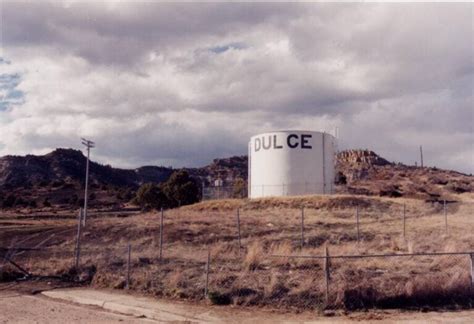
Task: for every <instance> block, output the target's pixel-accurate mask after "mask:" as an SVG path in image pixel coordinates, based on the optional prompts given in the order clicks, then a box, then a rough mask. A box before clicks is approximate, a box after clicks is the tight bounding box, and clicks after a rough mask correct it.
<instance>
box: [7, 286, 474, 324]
mask: <svg viewBox="0 0 474 324" xmlns="http://www.w3.org/2000/svg"><path fill="white" fill-rule="evenodd" d="M0 289H1V290H0V314H1V316H0V323H1V324H3V323H51V324H56V323H57V324H60V323H61V324H62V323H170V322H173V323H190V322H195V321H194V320H193V319H196V322H203V321H202V319H204V322H207V321H206V319H208V320H209V322H214V323H223V322H226V323H229V324H230V323H260V324H265V323H311V322H315V323H316V322H317V323H334V322H336V323H354V322H360V321H363V322H365V323H380V322H381V321H383V322H384V323H400V322H410V323H472V319H473V318H474V310H469V311H458V312H427V313H422V312H400V311H370V312H363V313H351V314H349V315H336V316H331V317H324V316H318V315H316V314H314V313H302V314H293V313H278V312H271V311H267V310H262V309H258V308H233V307H228V306H227V307H216V306H202V305H190V304H185V303H175V302H170V301H161V300H156V299H150V298H143V297H136V296H131V295H127V294H117V293H114V292H110V291H106V292H104V291H97V294H95V293H94V292H95V291H94V290H84V289H83V290H78V295H81V296H82V297H84V296H86V295H87V296H89V297H91V296H97V298H104V296H105V297H106V298H109V299H110V298H112V299H113V300H115V301H117V302H118V301H122V302H124V303H126V304H129V305H132V304H133V303H135V304H136V303H138V304H140V305H141V307H143V312H144V314H146V313H147V311H146V310H147V308H146V307H147V306H146V304H147V303H149V305H151V304H150V303H153V306H152V307H153V308H154V309H155V310H156V309H160V311H162V312H163V314H164V316H163V317H162V318H158V319H154V320H152V319H149V318H144V317H143V316H138V317H137V316H129V315H123V314H119V313H115V312H110V311H106V310H104V309H103V308H101V307H99V306H90V305H82V304H81V305H80V304H75V303H72V302H70V301H66V300H61V299H57V298H49V297H46V296H44V295H42V294H34V295H32V294H30V293H26V292H22V291H18V290H9V289H8V286H3V287H0ZM81 291H82V293H81ZM170 314H172V315H173V316H178V317H179V316H181V317H182V318H183V320H177V319H176V317H175V318H174V319H171V318H170ZM184 318H188V320H184ZM199 319H201V320H199Z"/></svg>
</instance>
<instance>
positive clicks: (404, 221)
mask: <svg viewBox="0 0 474 324" xmlns="http://www.w3.org/2000/svg"><path fill="white" fill-rule="evenodd" d="M406 207H407V206H406V205H405V204H403V238H405V237H406V211H407V208H406Z"/></svg>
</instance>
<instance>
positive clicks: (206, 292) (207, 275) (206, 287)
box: [204, 247, 211, 298]
mask: <svg viewBox="0 0 474 324" xmlns="http://www.w3.org/2000/svg"><path fill="white" fill-rule="evenodd" d="M210 263H211V248H210V247H208V248H207V262H206V286H205V287H204V298H207V296H208V293H209V268H210Z"/></svg>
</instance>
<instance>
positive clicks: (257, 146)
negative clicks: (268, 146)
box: [255, 137, 262, 152]
mask: <svg viewBox="0 0 474 324" xmlns="http://www.w3.org/2000/svg"><path fill="white" fill-rule="evenodd" d="M261 146H262V143H261V142H260V138H258V137H257V138H256V139H255V152H258V151H260V147H261Z"/></svg>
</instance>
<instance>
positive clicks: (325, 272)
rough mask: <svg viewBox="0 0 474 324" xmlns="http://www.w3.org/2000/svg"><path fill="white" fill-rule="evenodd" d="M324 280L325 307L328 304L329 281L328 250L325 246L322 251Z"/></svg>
mask: <svg viewBox="0 0 474 324" xmlns="http://www.w3.org/2000/svg"><path fill="white" fill-rule="evenodd" d="M324 256H325V258H324V278H325V281H326V305H328V304H329V280H330V264H329V249H328V246H327V245H326V248H325V249H324Z"/></svg>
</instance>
